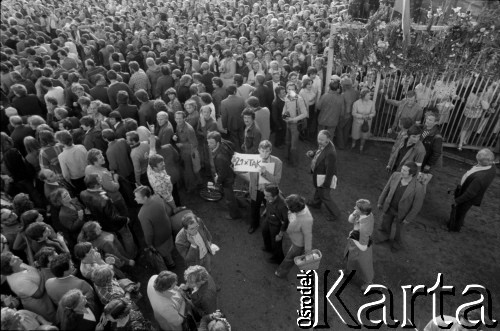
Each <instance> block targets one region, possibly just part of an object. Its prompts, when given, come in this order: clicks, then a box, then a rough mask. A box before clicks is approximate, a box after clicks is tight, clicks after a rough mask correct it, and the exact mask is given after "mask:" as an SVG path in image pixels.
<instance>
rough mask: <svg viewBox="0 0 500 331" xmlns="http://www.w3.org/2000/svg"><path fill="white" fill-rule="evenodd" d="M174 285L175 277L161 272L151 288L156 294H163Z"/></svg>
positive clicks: (166, 271) (175, 282) (164, 271)
mask: <svg viewBox="0 0 500 331" xmlns="http://www.w3.org/2000/svg"><path fill="white" fill-rule="evenodd" d="M174 284H177V275H176V274H174V273H173V272H171V271H168V270H163V271H162V272H160V274H159V275H158V276H157V277H156V279H155V281H154V284H153V288H154V289H155V290H156V291H157V292H165V291H167V290H169V289H170V288H171V287H172V285H174Z"/></svg>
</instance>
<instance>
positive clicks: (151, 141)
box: [149, 134, 156, 146]
mask: <svg viewBox="0 0 500 331" xmlns="http://www.w3.org/2000/svg"><path fill="white" fill-rule="evenodd" d="M155 144H156V136H155V135H154V134H151V135H150V136H149V145H150V146H155Z"/></svg>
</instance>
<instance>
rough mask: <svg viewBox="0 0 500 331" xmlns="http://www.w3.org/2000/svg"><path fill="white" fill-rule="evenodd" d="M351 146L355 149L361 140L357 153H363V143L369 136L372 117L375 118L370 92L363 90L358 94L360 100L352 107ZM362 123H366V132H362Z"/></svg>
mask: <svg viewBox="0 0 500 331" xmlns="http://www.w3.org/2000/svg"><path fill="white" fill-rule="evenodd" d="M352 117H353V121H352V145H351V148H354V147H356V142H357V141H358V140H359V139H361V143H360V145H359V152H360V153H362V152H363V148H364V147H365V141H366V139H368V137H369V136H370V129H371V126H372V120H373V117H375V103H374V102H373V100H371V93H370V90H369V89H367V88H364V89H363V90H361V92H360V99H359V100H357V101H356V102H354V104H353V105H352ZM364 121H367V122H368V131H366V132H363V131H362V130H361V127H362V126H363V123H364Z"/></svg>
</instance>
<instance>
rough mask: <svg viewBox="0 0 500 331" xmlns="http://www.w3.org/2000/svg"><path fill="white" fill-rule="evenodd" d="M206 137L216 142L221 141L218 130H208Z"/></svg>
mask: <svg viewBox="0 0 500 331" xmlns="http://www.w3.org/2000/svg"><path fill="white" fill-rule="evenodd" d="M207 139H213V140H215V141H216V142H218V143H220V142H221V141H222V136H221V135H220V133H219V132H218V131H210V132H209V133H208V134H207Z"/></svg>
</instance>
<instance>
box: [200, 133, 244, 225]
mask: <svg viewBox="0 0 500 331" xmlns="http://www.w3.org/2000/svg"><path fill="white" fill-rule="evenodd" d="M207 143H208V148H210V150H211V151H212V158H213V164H214V169H212V173H213V176H214V181H215V184H216V185H220V186H222V189H223V190H224V198H225V200H226V203H227V205H228V208H229V214H228V215H226V216H225V217H226V219H230V220H233V219H238V218H241V212H240V211H239V209H238V203H237V201H236V197H235V196H234V192H233V184H234V172H233V168H232V163H231V158H232V157H233V154H234V152H233V148H232V146H231V143H230V142H229V141H226V140H223V139H222V137H221V135H220V133H219V132H217V131H212V132H209V133H208V136H207Z"/></svg>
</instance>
